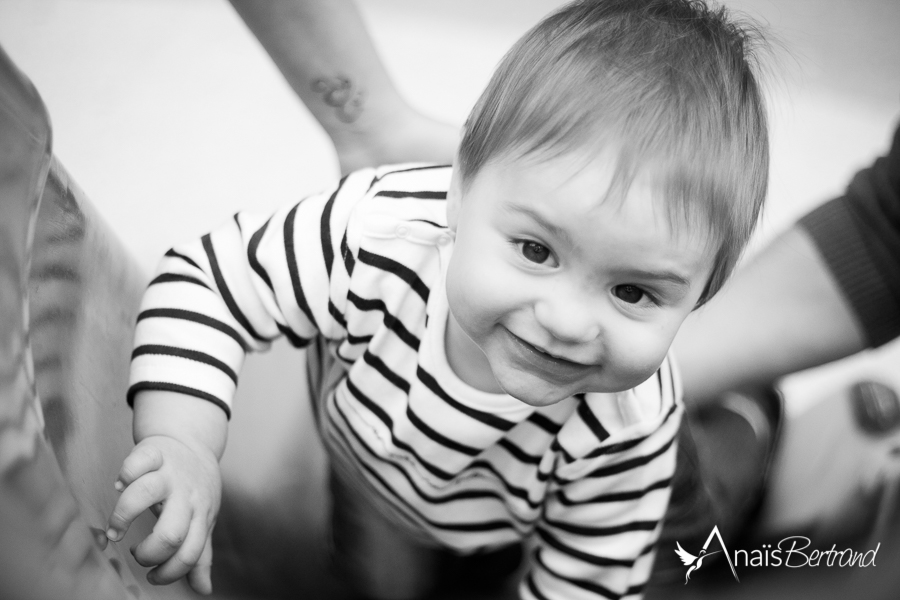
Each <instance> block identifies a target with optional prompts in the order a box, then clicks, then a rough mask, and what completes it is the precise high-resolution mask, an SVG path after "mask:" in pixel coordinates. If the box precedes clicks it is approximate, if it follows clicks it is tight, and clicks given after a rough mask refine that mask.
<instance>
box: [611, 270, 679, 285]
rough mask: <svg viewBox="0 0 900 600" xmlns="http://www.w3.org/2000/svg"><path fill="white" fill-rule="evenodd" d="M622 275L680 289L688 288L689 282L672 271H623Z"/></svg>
mask: <svg viewBox="0 0 900 600" xmlns="http://www.w3.org/2000/svg"><path fill="white" fill-rule="evenodd" d="M622 274H623V275H625V276H630V277H636V278H638V279H653V280H657V281H659V280H662V281H668V282H670V283H674V284H675V285H678V286H682V287H690V286H691V282H690V281H688V280H687V279H686V278H685V277H684V276H682V275H679V274H678V273H675V272H674V271H645V270H643V269H623V271H622Z"/></svg>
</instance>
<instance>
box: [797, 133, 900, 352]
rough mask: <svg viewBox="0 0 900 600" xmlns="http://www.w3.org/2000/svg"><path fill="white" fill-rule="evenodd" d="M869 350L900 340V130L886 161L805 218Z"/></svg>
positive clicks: (858, 176) (877, 163) (803, 221)
mask: <svg viewBox="0 0 900 600" xmlns="http://www.w3.org/2000/svg"><path fill="white" fill-rule="evenodd" d="M799 225H800V226H801V227H803V228H804V229H805V230H806V231H807V232H809V234H810V235H811V236H812V238H813V241H814V242H815V244H816V246H817V247H818V249H819V251H820V252H821V253H822V257H823V258H824V259H825V262H826V263H827V264H828V266H829V268H830V269H831V272H832V274H833V275H834V277H835V279H836V280H837V282H838V285H840V287H841V289H842V290H843V292H844V295H845V296H846V297H847V300H848V301H849V302H850V305H851V306H852V307H853V310H854V311H855V312H856V316H857V317H858V319H859V322H860V324H861V325H862V327H863V330H864V332H865V335H866V340H867V341H868V344H869V346H870V347H877V346H881V345H882V344H885V343H887V342H889V341H891V340H892V339H894V338H896V337H898V336H900V127H898V128H897V130H896V131H895V132H894V141H893V144H892V146H891V150H890V152H889V153H888V155H887V156H883V157H881V158H879V159H877V160H876V161H875V163H874V164H873V165H872V166H871V167H869V168H867V169H864V170H862V171H860V172H859V173H857V174H856V176H855V177H854V178H853V180H852V181H851V182H850V185H849V187H848V188H847V191H846V193H845V194H844V195H843V196H841V197H839V198H835V199H834V200H831V201H830V202H827V203H825V204H824V205H822V206H820V207H819V208H817V209H815V210H814V211H812V212H811V213H809V214H808V215H806V216H804V217H803V218H802V219H801V220H800V222H799Z"/></svg>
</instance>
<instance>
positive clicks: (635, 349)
mask: <svg viewBox="0 0 900 600" xmlns="http://www.w3.org/2000/svg"><path fill="white" fill-rule="evenodd" d="M670 342H671V341H670V340H668V337H667V336H662V335H659V334H656V335H654V334H653V333H648V332H646V331H643V332H633V333H632V335H630V336H628V340H627V341H624V343H623V342H622V341H620V343H619V344H618V347H617V349H616V350H614V353H615V356H614V357H613V362H614V364H615V366H616V371H617V373H618V375H619V377H620V378H622V379H623V382H624V386H623V389H625V387H635V386H637V385H638V384H640V383H642V382H644V381H646V380H647V379H648V378H649V377H650V376H652V375H653V374H654V373H655V372H656V371H657V369H659V366H660V365H661V364H662V361H663V360H664V359H665V358H666V354H667V353H668V351H669V345H670Z"/></svg>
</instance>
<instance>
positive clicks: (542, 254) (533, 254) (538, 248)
mask: <svg viewBox="0 0 900 600" xmlns="http://www.w3.org/2000/svg"><path fill="white" fill-rule="evenodd" d="M522 256H524V257H525V258H527V259H528V260H530V261H531V262H533V263H537V264H539V265H542V264H544V263H545V262H547V259H548V258H550V249H549V248H547V247H546V246H542V245H541V244H538V243H537V242H523V243H522Z"/></svg>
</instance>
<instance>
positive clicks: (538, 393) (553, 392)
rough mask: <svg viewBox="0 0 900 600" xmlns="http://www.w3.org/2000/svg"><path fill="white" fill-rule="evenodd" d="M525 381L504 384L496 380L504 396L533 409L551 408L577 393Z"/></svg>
mask: <svg viewBox="0 0 900 600" xmlns="http://www.w3.org/2000/svg"><path fill="white" fill-rule="evenodd" d="M527 379H529V378H527V377H523V378H520V379H519V380H518V381H513V382H504V381H502V380H498V383H499V385H500V389H502V390H503V392H504V393H505V394H508V395H510V396H512V397H513V398H515V399H516V400H518V401H519V402H522V403H523V404H527V405H528V406H533V407H535V408H541V407H544V406H553V405H554V404H557V403H559V402H562V401H563V400H565V399H566V398H570V397H572V396H574V395H575V394H577V393H579V392H577V391H574V392H568V391H565V390H561V389H560V388H558V387H555V386H552V385H550V384H547V383H545V382H540V383H538V384H535V383H534V382H529V381H527ZM541 384H543V385H541Z"/></svg>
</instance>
